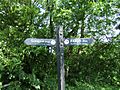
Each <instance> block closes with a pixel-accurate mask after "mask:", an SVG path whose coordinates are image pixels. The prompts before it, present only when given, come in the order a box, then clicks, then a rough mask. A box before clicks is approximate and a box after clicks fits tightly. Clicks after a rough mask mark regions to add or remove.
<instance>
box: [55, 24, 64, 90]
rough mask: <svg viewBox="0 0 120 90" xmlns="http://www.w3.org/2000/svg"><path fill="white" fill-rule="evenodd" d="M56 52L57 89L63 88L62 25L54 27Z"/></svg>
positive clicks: (62, 89)
mask: <svg viewBox="0 0 120 90" xmlns="http://www.w3.org/2000/svg"><path fill="white" fill-rule="evenodd" d="M56 54H57V71H58V90H65V77H64V76H65V70H64V38H63V27H62V26H59V27H57V29H56Z"/></svg>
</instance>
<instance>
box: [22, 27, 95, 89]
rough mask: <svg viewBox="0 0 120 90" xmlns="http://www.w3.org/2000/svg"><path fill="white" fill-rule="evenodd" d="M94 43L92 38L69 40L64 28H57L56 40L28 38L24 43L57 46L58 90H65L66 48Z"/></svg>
mask: <svg viewBox="0 0 120 90" xmlns="http://www.w3.org/2000/svg"><path fill="white" fill-rule="evenodd" d="M92 42H93V39H92V38H68V39H64V37H63V27H62V26H58V27H57V28H56V39H37V38H28V39H26V40H25V41H24V43H25V44H27V45H32V46H56V55H57V71H58V90H65V77H64V76H65V70H64V46H70V45H86V44H91V43H92Z"/></svg>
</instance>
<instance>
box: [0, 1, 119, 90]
mask: <svg viewBox="0 0 120 90" xmlns="http://www.w3.org/2000/svg"><path fill="white" fill-rule="evenodd" d="M40 8H41V9H40ZM119 8H120V1H119V0H32V1H30V0H0V89H2V90H57V65H56V55H55V54H54V53H52V54H51V53H49V52H48V47H38V46H27V45H25V44H24V40H25V39H26V38H29V37H34V38H55V31H54V30H55V27H56V26H57V25H59V24H62V25H63V27H64V36H65V37H66V38H69V37H79V38H84V37H88V38H89V37H93V38H95V41H94V43H93V44H92V45H85V46H70V47H65V78H66V90H113V89H114V90H119V89H120V88H119V87H120V43H119V42H116V40H119V39H120V36H119V35H117V36H116V37H114V38H112V41H111V42H108V43H103V42H101V41H100V37H101V36H102V35H107V34H111V33H113V32H112V30H111V29H112V24H115V23H117V21H116V20H115V19H112V18H110V17H114V15H115V14H116V13H118V12H119ZM102 17H104V19H100V18H102ZM98 18H99V19H98ZM118 20H119V18H118Z"/></svg>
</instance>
